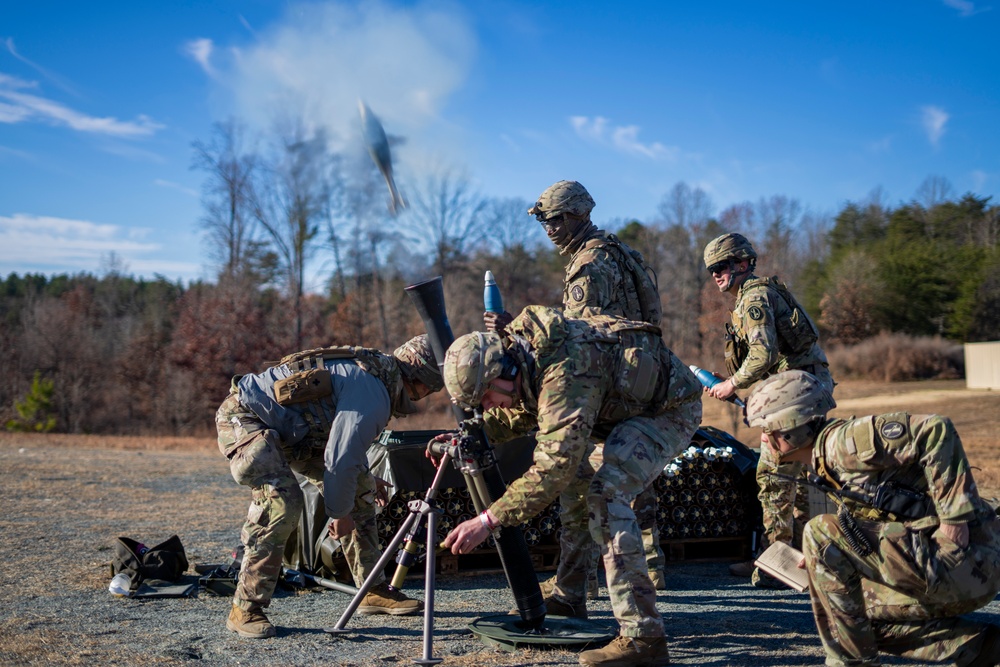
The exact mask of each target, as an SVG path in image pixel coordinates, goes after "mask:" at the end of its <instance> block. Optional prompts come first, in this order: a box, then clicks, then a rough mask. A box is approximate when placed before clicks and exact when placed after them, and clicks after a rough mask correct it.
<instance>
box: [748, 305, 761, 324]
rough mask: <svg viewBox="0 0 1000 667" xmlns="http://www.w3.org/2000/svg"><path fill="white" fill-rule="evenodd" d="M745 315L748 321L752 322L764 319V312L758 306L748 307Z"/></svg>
mask: <svg viewBox="0 0 1000 667" xmlns="http://www.w3.org/2000/svg"><path fill="white" fill-rule="evenodd" d="M747 315H749V316H750V319H751V320H754V321H759V320H762V319H764V311H763V310H761V309H760V306H750V308H749V309H748V310H747Z"/></svg>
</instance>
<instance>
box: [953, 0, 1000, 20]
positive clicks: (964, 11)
mask: <svg viewBox="0 0 1000 667" xmlns="http://www.w3.org/2000/svg"><path fill="white" fill-rule="evenodd" d="M941 1H942V2H943V3H944V5H945V6H946V7H951V8H952V9H955V10H958V15H959V16H962V17H965V16H974V15H976V14H981V13H983V12H988V11H990V9H991V7H978V8H977V7H976V3H974V2H971V0H941Z"/></svg>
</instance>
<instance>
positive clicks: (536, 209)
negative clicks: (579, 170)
mask: <svg viewBox="0 0 1000 667" xmlns="http://www.w3.org/2000/svg"><path fill="white" fill-rule="evenodd" d="M594 206H595V204H594V198H593V197H591V196H590V193H589V192H587V188H585V187H583V186H582V185H580V184H579V183H578V182H577V181H559V182H558V183H553V184H552V185H550V186H549V187H548V188H546V189H545V192H543V193H542V194H540V195H538V201H536V202H535V205H534V206H532V207H531V208H529V209H528V215H534V216H536V217H538V219H539V220H540V221H544V220H547V219H549V218H552V217H555V216H557V215H559V214H561V213H562V214H566V215H571V216H573V217H574V218H586V217H589V216H590V212H591V211H592V210H594Z"/></svg>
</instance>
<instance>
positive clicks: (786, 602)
mask: <svg viewBox="0 0 1000 667" xmlns="http://www.w3.org/2000/svg"><path fill="white" fill-rule="evenodd" d="M206 449H207V448H206ZM0 470H3V471H4V474H3V477H4V481H5V485H4V486H5V488H4V491H5V494H4V495H5V499H6V504H7V505H8V508H7V511H6V512H5V513H4V515H3V516H2V517H0V535H2V539H0V559H2V561H0V562H3V563H4V567H3V568H2V569H0V591H2V594H3V600H4V604H3V605H2V606H0V665H49V664H56V665H133V664H140V663H141V664H154V665H177V664H184V665H282V666H284V665H289V666H290V665H366V666H367V665H395V664H412V660H413V659H415V658H419V657H421V655H422V637H423V635H422V617H388V616H374V617H373V616H355V617H354V618H353V619H352V621H351V622H350V623H349V625H348V627H349V628H350V629H352V630H353V631H354V632H352V633H351V634H349V635H346V636H342V637H336V636H332V635H329V634H327V633H325V632H323V630H322V628H323V627H327V626H331V625H333V624H334V623H335V622H336V620H337V619H338V618H339V616H340V614H341V613H342V612H343V610H344V609H345V607H346V606H347V604H348V602H349V601H350V599H349V597H348V596H346V595H344V594H341V593H337V592H332V591H326V590H322V589H320V590H309V591H279V593H278V595H277V596H276V597H275V599H274V601H273V603H272V605H271V608H270V610H269V616H270V618H271V620H272V622H274V623H275V625H276V626H277V627H278V635H277V637H275V638H273V639H267V640H247V639H241V638H239V637H237V636H236V635H235V634H233V633H231V632H229V631H227V630H226V629H225V627H224V620H225V617H226V614H227V613H228V608H229V598H225V597H217V596H213V595H209V594H206V593H202V594H201V595H200V596H199V597H196V598H190V599H164V600H130V599H120V598H115V597H113V596H111V595H110V594H109V593H108V591H107V585H108V581H109V578H110V576H109V574H108V564H109V562H110V559H111V544H112V543H113V542H114V540H115V538H116V537H117V536H119V535H126V536H130V537H135V538H138V539H141V540H142V541H144V542H146V543H147V544H153V543H156V542H158V541H160V540H163V539H166V538H167V537H169V536H170V535H171V534H174V533H176V534H178V535H179V536H180V537H181V540H182V541H183V543H184V545H185V547H186V550H187V555H188V558H189V560H190V561H191V563H192V566H193V565H194V564H196V563H198V564H204V563H216V562H221V561H222V560H224V558H225V556H226V554H227V553H228V551H229V550H230V549H231V548H232V547H233V546H234V544H235V542H236V539H237V535H238V530H239V525H240V522H241V518H242V516H243V514H244V512H245V510H246V503H247V502H248V499H249V494H248V493H246V492H245V490H244V489H242V488H240V487H238V486H237V485H236V484H235V483H234V482H233V481H232V479H231V478H230V477H229V473H228V469H227V468H226V466H225V465H224V462H223V461H221V460H220V457H219V456H218V454H217V453H215V452H213V451H210V450H207V451H205V452H200V451H199V452H155V451H142V452H136V451H116V450H105V449H84V448H73V447H46V446H39V445H34V444H23V445H22V444H20V443H18V442H16V440H14V439H11V438H10V437H9V436H8V437H6V438H4V439H3V440H0ZM726 566H727V564H726V563H683V564H671V565H670V566H668V570H667V578H668V583H669V586H670V590H668V591H664V592H662V593H661V594H660V596H659V601H660V610H661V611H662V612H663V613H664V616H665V623H666V628H667V635H668V638H669V641H670V647H671V655H672V658H673V662H674V664H678V665H716V666H723V665H737V666H741V665H748V666H752V665H767V666H777V665H788V666H798V665H821V664H823V659H822V650H821V649H820V645H819V640H818V639H817V637H816V633H815V630H814V628H813V622H812V614H811V612H810V608H809V600H808V597H807V596H806V595H805V594H798V593H794V592H792V591H777V592H776V591H763V590H757V589H754V588H752V587H751V586H749V584H748V583H747V581H746V580H741V579H736V578H733V577H731V576H730V575H729V574H728V571H727V569H726ZM540 576H541V577H543V578H544V577H545V576H547V574H542V575H540ZM191 579H192V580H193V575H192V577H191ZM438 583H439V586H438V589H437V593H436V605H435V607H436V610H435V611H436V613H435V632H434V655H435V656H437V657H441V658H444V664H445V665H469V666H472V665H575V664H577V659H576V655H575V654H574V653H572V652H568V651H558V650H524V649H522V650H518V651H516V652H504V651H499V650H496V649H493V648H491V647H489V646H487V645H485V644H483V643H482V642H480V641H479V640H477V639H475V638H474V637H473V636H472V634H471V633H470V631H469V630H468V628H467V626H468V624H469V623H470V622H471V621H473V620H475V619H477V618H480V617H483V616H490V615H494V614H502V613H506V612H507V610H509V609H511V608H512V607H513V599H512V597H511V595H510V593H509V591H508V588H507V585H506V582H505V580H504V579H503V577H502V576H497V575H478V576H451V577H443V578H439V579H438ZM407 589H408V593H410V594H411V595H413V596H415V597H423V581H422V579H419V578H413V579H411V580H408V582H407ZM605 593H606V591H603V590H602V594H605ZM590 610H591V616H592V617H593V618H595V619H596V620H598V621H607V622H613V617H612V615H611V612H610V606H609V604H608V602H607V600H606V598H604V599H602V600H599V601H596V602H592V603H591V604H590ZM998 613H1000V605H998V603H997V602H994V603H992V604H991V605H990V606H989V607H987V609H986V610H985V611H984V612H981V613H980V614H979V616H981V617H982V618H984V619H985V618H989V619H991V620H993V621H994V622H998V621H1000V618H998V617H997V614H998ZM886 664H914V663H911V662H906V661H902V660H887V661H886Z"/></svg>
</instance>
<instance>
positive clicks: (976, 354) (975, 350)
mask: <svg viewBox="0 0 1000 667" xmlns="http://www.w3.org/2000/svg"><path fill="white" fill-rule="evenodd" d="M965 386H966V387H968V388H969V389H1000V341H991V342H988V343H966V344H965Z"/></svg>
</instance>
